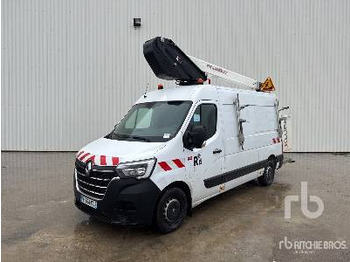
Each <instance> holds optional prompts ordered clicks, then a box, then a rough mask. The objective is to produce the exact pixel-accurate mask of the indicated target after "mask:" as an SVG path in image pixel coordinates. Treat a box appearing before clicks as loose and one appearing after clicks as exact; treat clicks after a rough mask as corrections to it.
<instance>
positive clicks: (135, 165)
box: [117, 158, 156, 178]
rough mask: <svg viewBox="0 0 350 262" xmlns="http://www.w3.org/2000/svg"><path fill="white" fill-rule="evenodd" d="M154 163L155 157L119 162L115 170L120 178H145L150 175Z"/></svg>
mask: <svg viewBox="0 0 350 262" xmlns="http://www.w3.org/2000/svg"><path fill="white" fill-rule="evenodd" d="M155 163H156V159H154V158H152V159H147V160H142V161H136V162H129V163H124V164H119V165H118V166H117V172H118V174H119V175H120V177H122V178H127V177H136V178H146V177H149V176H150V175H151V173H152V171H153V168H154V164H155Z"/></svg>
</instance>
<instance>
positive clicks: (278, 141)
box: [272, 137, 282, 144]
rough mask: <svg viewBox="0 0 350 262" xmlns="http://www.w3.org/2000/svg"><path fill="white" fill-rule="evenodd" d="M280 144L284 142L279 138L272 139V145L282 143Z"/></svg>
mask: <svg viewBox="0 0 350 262" xmlns="http://www.w3.org/2000/svg"><path fill="white" fill-rule="evenodd" d="M280 142H282V140H281V139H280V138H279V137H277V138H272V143H274V144H277V143H280Z"/></svg>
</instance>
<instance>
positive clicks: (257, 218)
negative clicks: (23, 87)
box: [1, 152, 350, 262]
mask: <svg viewBox="0 0 350 262" xmlns="http://www.w3.org/2000/svg"><path fill="white" fill-rule="evenodd" d="M287 157H288V158H292V159H294V160H295V162H294V163H288V164H286V165H285V166H284V167H283V168H282V169H281V170H279V171H278V175H277V176H276V179H275V183H274V184H273V185H272V186H270V187H259V186H256V185H255V184H253V183H249V184H246V185H243V186H241V187H239V188H236V189H233V190H231V191H229V192H226V193H225V194H223V195H221V196H218V197H216V198H214V199H211V200H209V201H207V202H205V203H203V204H202V205H200V206H199V207H197V208H195V209H194V212H193V217H187V218H186V220H185V222H184V224H183V226H182V227H181V228H180V229H179V230H178V231H176V232H174V233H171V234H168V235H159V234H157V233H155V232H153V231H152V230H151V229H150V228H144V227H118V226H112V225H107V224H103V223H101V222H98V221H95V220H93V219H90V218H89V216H87V215H85V214H83V213H82V212H80V211H79V210H77V209H76V208H75V206H74V203H73V191H72V179H73V175H72V174H73V168H74V154H73V153H9V152H8V153H2V177H1V183H2V225H1V226H2V259H3V261H199V260H200V261H211V262H212V261H233V260H234V261H350V223H349V221H350V190H349V189H350V180H349V170H350V161H349V160H350V155H348V154H345V155H341V154H340V155H335V154H288V155H287ZM301 181H308V191H309V195H316V196H318V197H320V198H321V199H322V200H323V202H324V206H325V209H324V212H323V214H322V216H320V217H319V218H317V219H309V218H306V217H305V216H304V215H303V213H302V212H301V209H300V203H295V204H293V205H292V218H291V220H286V219H284V197H285V196H287V195H300V182H301ZM309 208H310V209H311V210H315V209H316V208H317V207H316V206H315V205H314V206H313V205H312V203H311V204H310V206H309ZM284 237H287V239H288V241H289V240H290V241H297V240H311V241H346V245H347V249H340V250H311V251H310V250H309V251H307V252H301V251H300V250H299V251H298V250H294V249H291V250H289V249H287V248H286V247H284V246H283V245H282V248H281V249H280V248H279V242H280V241H282V240H283V239H284ZM304 251H305V250H304Z"/></svg>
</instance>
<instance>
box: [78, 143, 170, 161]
mask: <svg viewBox="0 0 350 262" xmlns="http://www.w3.org/2000/svg"><path fill="white" fill-rule="evenodd" d="M164 146H165V142H140V141H123V140H112V139H107V138H100V139H97V140H95V141H93V142H91V143H90V144H88V145H86V146H85V147H83V148H82V149H81V150H80V151H79V152H78V153H77V155H76V158H77V159H79V160H80V161H82V162H85V163H86V162H88V161H92V162H94V163H95V164H96V165H107V166H109V165H117V164H118V163H120V162H129V161H137V160H144V159H148V158H152V157H155V154H156V152H157V151H158V150H159V149H161V148H163V147H164Z"/></svg>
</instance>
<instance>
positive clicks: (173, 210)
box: [74, 39, 283, 233]
mask: <svg viewBox="0 0 350 262" xmlns="http://www.w3.org/2000/svg"><path fill="white" fill-rule="evenodd" d="M161 40H162V39H158V41H161ZM146 43H147V42H146ZM163 43H165V42H164V40H163ZM145 45H146V44H145ZM176 55H178V54H176ZM176 55H175V56H174V57H173V59H175V60H176V61H179V59H183V60H182V61H185V60H184V59H188V57H185V58H184V57H183V56H184V54H182V53H181V56H182V57H181V58H176ZM145 56H146V54H145ZM146 59H147V57H146ZM153 65H154V64H153ZM192 66H193V65H192ZM151 67H152V66H151ZM153 69H154V68H153ZM195 69H196V70H197V69H198V67H196V68H195ZM166 70H168V69H166ZM166 70H165V69H164V70H163V71H164V72H165V71H166ZM185 71H186V73H187V72H188V71H191V70H185ZM192 71H194V70H192ZM154 72H155V70H154ZM164 72H163V73H164ZM166 72H167V71H166ZM155 73H156V74H157V72H155ZM158 73H159V71H158ZM200 73H201V72H200ZM170 74H171V73H165V74H164V75H165V76H169V75H170ZM186 77H187V76H183V75H181V76H180V77H179V76H176V77H175V78H176V79H175V80H177V85H176V84H174V85H173V86H172V87H169V88H162V87H159V89H157V90H154V91H152V92H148V93H146V94H145V95H142V96H141V97H140V98H139V99H138V100H137V101H136V103H135V104H134V105H133V107H132V108H131V109H130V110H129V111H128V113H127V114H126V115H125V116H124V118H123V119H122V120H121V121H120V122H119V123H118V124H117V125H116V126H115V128H114V129H113V130H112V131H111V132H110V133H109V134H107V135H106V136H104V137H102V138H100V139H97V140H96V141H93V142H92V143H90V144H88V145H86V146H85V147H83V148H82V149H81V150H80V151H79V152H78V153H77V155H76V161H75V170H74V191H75V204H76V206H77V207H78V208H79V209H80V210H82V211H83V212H85V213H87V214H89V215H91V216H94V217H97V218H99V219H101V220H104V221H106V222H109V223H116V224H123V225H126V224H128V225H135V224H143V225H154V226H155V227H156V228H157V229H158V230H159V231H160V232H162V233H168V232H171V231H174V230H176V229H177V228H179V227H180V225H181V224H182V222H183V220H184V218H185V216H186V215H187V214H191V210H192V208H194V207H195V206H197V205H199V204H201V203H202V202H204V201H205V200H207V199H209V198H212V197H214V196H216V195H219V194H221V193H223V192H226V191H228V190H230V189H232V188H235V187H237V186H239V185H241V184H243V183H246V182H248V181H250V180H257V181H258V183H259V184H260V185H262V186H269V185H271V184H272V183H273V180H274V176H275V171H276V169H277V168H280V167H281V165H282V160H283V154H282V140H281V132H280V125H279V120H278V100H277V98H276V96H275V94H274V93H272V92H261V91H256V90H245V89H241V88H232V87H221V86H215V85H211V84H205V83H203V81H198V79H197V82H196V83H194V82H193V81H192V80H193V79H196V78H198V75H197V73H194V75H191V76H190V77H189V78H188V77H187V78H186ZM191 77H192V78H193V79H192V80H191V79H190V78H191ZM201 77H205V74H204V75H201ZM163 78H165V77H163ZM190 80H191V81H190ZM201 80H203V79H201ZM181 81H185V84H183V83H184V82H182V84H181Z"/></svg>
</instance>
